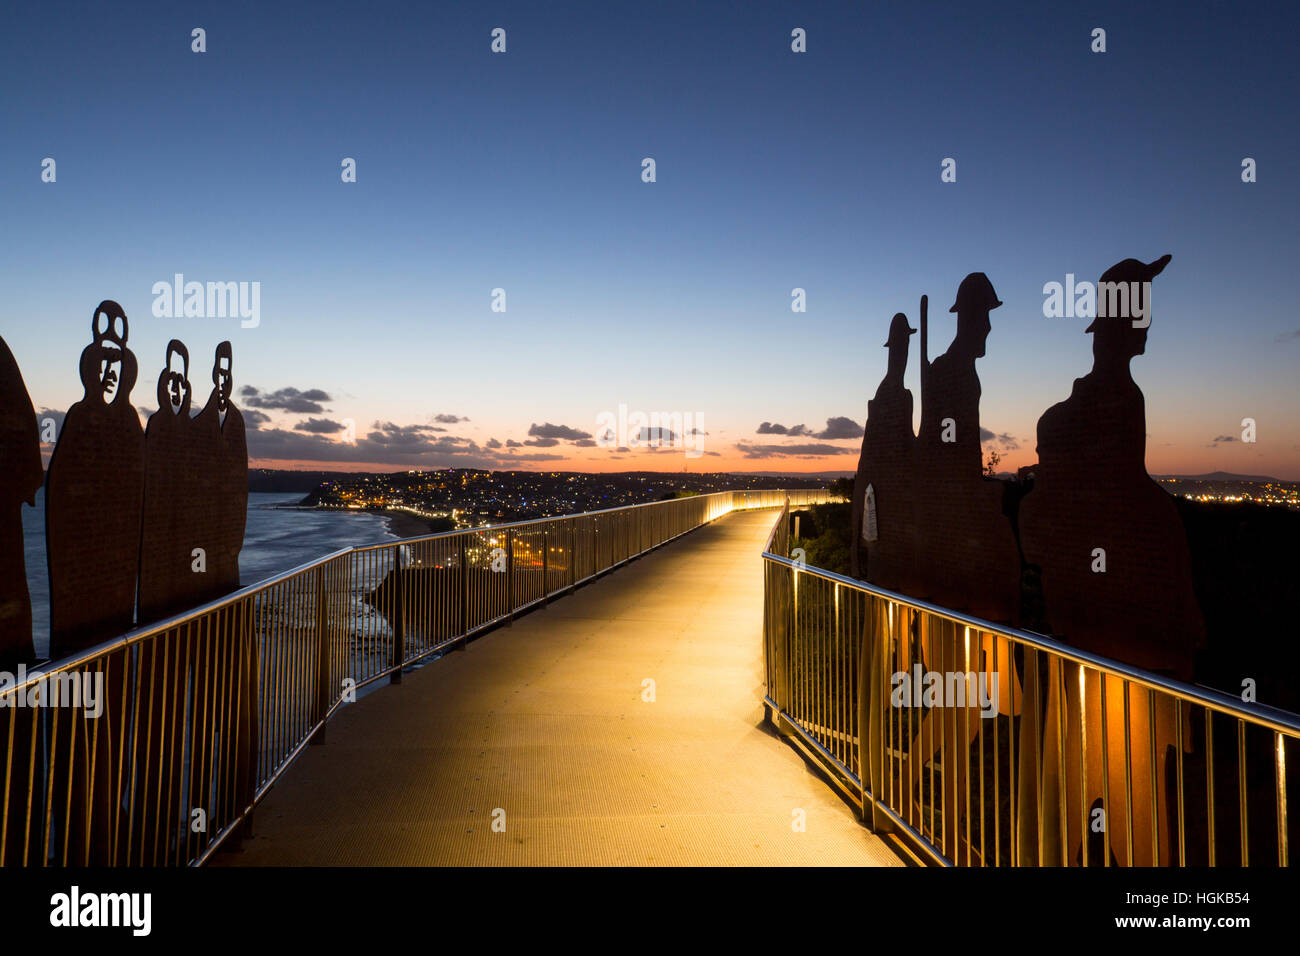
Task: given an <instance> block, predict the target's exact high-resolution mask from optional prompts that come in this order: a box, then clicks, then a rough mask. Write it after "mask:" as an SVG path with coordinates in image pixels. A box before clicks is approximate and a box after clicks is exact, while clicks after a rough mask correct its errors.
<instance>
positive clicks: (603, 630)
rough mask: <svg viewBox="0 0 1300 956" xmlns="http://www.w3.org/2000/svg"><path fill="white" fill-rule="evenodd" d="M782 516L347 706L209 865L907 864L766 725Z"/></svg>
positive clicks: (593, 586)
mask: <svg viewBox="0 0 1300 956" xmlns="http://www.w3.org/2000/svg"><path fill="white" fill-rule="evenodd" d="M774 520H775V519H774V513H773V512H770V511H764V512H739V513H733V514H732V515H729V516H727V517H725V518H723V519H721V520H720V521H718V522H715V523H714V524H712V525H710V526H708V527H706V528H703V529H700V530H698V531H695V532H693V533H691V534H689V535H686V536H685V537H683V538H680V539H678V540H677V541H675V542H673V543H671V544H668V545H666V546H665V547H663V548H660V549H659V550H657V551H654V552H652V553H651V554H649V555H647V556H645V557H643V558H641V559H639V560H637V561H634V562H632V563H630V564H628V565H625V566H624V567H622V568H620V569H618V570H616V571H613V572H611V573H610V574H609V575H607V576H606V577H604V578H601V579H599V580H598V581H595V582H593V583H590V584H588V585H586V586H584V587H582V588H580V589H578V591H577V592H576V593H574V594H571V595H567V596H564V597H561V598H558V599H555V600H554V601H552V602H551V604H550V606H549V607H546V608H544V609H540V610H537V611H534V612H532V613H530V614H526V615H524V616H522V617H520V618H519V619H518V620H516V621H515V623H514V624H513V626H509V627H501V628H499V629H497V630H495V631H493V632H491V633H489V634H487V635H485V636H483V637H481V638H479V639H477V640H475V641H472V642H471V643H470V644H469V646H468V648H467V649H466V650H465V651H463V652H453V653H450V654H448V655H447V656H445V657H444V658H442V659H441V660H438V661H435V662H433V663H432V664H430V665H428V666H427V667H424V668H422V669H420V670H419V671H417V672H415V673H408V674H406V675H405V676H404V677H403V682H402V684H401V685H400V686H396V687H384V688H381V689H380V690H379V691H378V692H376V693H374V694H370V695H368V696H366V697H363V698H362V699H361V700H359V701H358V702H357V703H355V704H353V705H350V706H348V707H346V708H344V709H343V710H342V711H340V712H339V714H338V715H337V716H336V717H335V718H334V719H333V720H332V721H330V724H329V727H328V742H327V743H326V744H325V745H324V746H319V747H310V748H308V749H307V751H306V752H305V753H304V754H303V755H302V756H301V757H300V758H299V759H298V761H297V762H296V763H295V764H294V765H293V766H292V767H291V768H290V769H289V771H288V773H287V774H286V775H285V777H284V778H282V779H281V780H280V781H279V782H278V783H277V784H276V785H275V787H274V788H273V790H272V791H271V792H270V793H269V794H268V795H267V798H266V800H265V801H264V802H263V803H262V805H261V806H259V808H258V810H257V812H256V819H255V835H254V836H253V837H252V838H251V839H249V840H246V841H245V842H244V844H243V848H242V849H241V850H240V851H238V852H233V853H223V854H218V855H217V857H216V858H215V859H214V860H213V861H212V862H213V863H215V864H216V865H227V866H229V865H326V866H333V865H370V864H373V865H407V864H410V865H479V864H482V865H495V866H502V865H506V866H515V865H518V866H530V865H552V866H568V865H630V866H643V865H764V866H767V865H823V864H831V865H892V866H897V865H901V861H900V860H899V859H898V857H896V856H895V854H894V853H893V852H892V851H891V850H890V849H889V848H888V847H887V846H886V845H885V844H884V843H882V842H881V841H880V840H879V839H878V838H876V837H875V836H874V835H872V834H871V833H870V832H869V831H868V830H866V829H865V828H864V827H862V826H861V824H859V823H858V821H857V820H856V818H855V816H854V814H853V812H852V810H851V809H850V808H849V807H848V806H847V805H846V804H845V803H843V802H842V801H841V800H840V799H839V798H838V797H836V796H835V794H834V793H833V792H832V791H831V789H830V787H829V785H828V784H827V783H826V782H824V781H823V780H822V779H821V778H819V777H818V776H816V775H815V774H814V773H813V771H812V770H810V769H809V767H808V766H807V765H806V764H805V762H804V760H803V758H802V757H800V756H799V755H798V754H797V753H796V752H795V751H794V749H793V748H791V747H790V746H789V745H787V744H785V743H784V742H782V740H781V739H780V737H778V736H776V735H775V734H774V733H773V732H772V731H771V730H770V728H768V727H766V726H765V725H763V708H762V703H761V701H762V696H763V669H762V613H763V600H762V583H763V577H762V575H763V572H762V564H761V559H760V558H759V552H760V551H761V549H762V544H763V542H764V540H766V537H767V533H768V531H769V529H770V528H771V525H772V522H773V521H774ZM647 678H648V679H651V680H653V681H654V682H655V685H654V694H655V700H654V702H653V703H647V702H644V701H643V700H642V687H643V684H642V682H643V681H644V680H646V679H647ZM498 809H499V810H500V811H504V817H503V819H504V824H505V830H504V832H494V830H493V827H492V821H493V812H494V810H498ZM796 809H800V810H803V811H804V813H805V814H806V830H805V831H804V832H796V831H795V830H794V828H793V827H792V825H791V824H792V821H793V819H794V813H795V811H796ZM497 816H498V818H502V814H501V813H498V814H497Z"/></svg>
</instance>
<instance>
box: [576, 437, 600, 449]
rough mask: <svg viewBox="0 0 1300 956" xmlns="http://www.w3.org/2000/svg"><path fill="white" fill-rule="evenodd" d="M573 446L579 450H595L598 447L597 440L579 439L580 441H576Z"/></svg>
mask: <svg viewBox="0 0 1300 956" xmlns="http://www.w3.org/2000/svg"><path fill="white" fill-rule="evenodd" d="M573 444H574V445H576V446H577V447H578V448H595V447H596V439H594V438H579V439H578V440H577V441H575V442H574V443H573Z"/></svg>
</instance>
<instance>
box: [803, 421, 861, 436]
mask: <svg viewBox="0 0 1300 956" xmlns="http://www.w3.org/2000/svg"><path fill="white" fill-rule="evenodd" d="M813 437H814V438H823V439H826V440H828V441H835V440H836V439H841V438H861V437H862V426H861V425H859V424H858V423H857V422H855V421H854V420H853V419H851V418H845V417H844V416H843V415H837V416H836V417H834V418H828V419H826V427H825V428H824V429H822V430H821V431H820V432H818V433H817V434H816V435H814V436H813Z"/></svg>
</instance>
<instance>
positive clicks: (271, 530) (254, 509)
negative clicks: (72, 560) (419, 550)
mask: <svg viewBox="0 0 1300 956" xmlns="http://www.w3.org/2000/svg"><path fill="white" fill-rule="evenodd" d="M301 500H302V495H293V494H288V495H286V494H281V493H258V494H250V495H249V496H248V523H247V525H245V528H244V549H243V551H241V552H240V554H239V580H240V583H241V584H243V585H249V584H256V583H257V582H258V581H263V580H265V579H266V578H269V577H271V576H272V575H275V574H279V573H280V572H281V571H288V570H289V569H291V568H296V567H297V566H298V565H300V564H306V563H307V562H308V561H311V560H313V559H315V558H319V557H321V556H323V555H326V554H329V553H330V552H331V551H337V550H339V549H340V548H346V547H348V546H349V545H361V544H375V543H377V542H381V541H392V540H394V539H395V538H396V537H397V536H396V535H394V534H392V533H391V532H390V531H389V530H388V519H387V518H385V517H384V516H383V515H376V514H368V513H365V512H360V513H358V512H348V511H318V510H315V509H309V508H295V507H293V506H294V505H295V504H297V502H299V501H301ZM22 511H23V544H24V555H23V556H24V559H25V561H26V563H27V587H28V590H29V591H30V593H31V598H32V638H33V640H34V641H35V644H36V656H37V659H39V660H44V659H45V657H46V656H47V652H48V650H49V646H50V584H49V577H48V571H47V569H46V564H45V489H43V488H42V489H41V490H40V491H39V492H37V494H36V506H35V507H34V508H29V507H27V506H26V505H24V506H23V509H22Z"/></svg>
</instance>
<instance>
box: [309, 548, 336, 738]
mask: <svg viewBox="0 0 1300 956" xmlns="http://www.w3.org/2000/svg"><path fill="white" fill-rule="evenodd" d="M328 566H329V562H322V563H321V564H320V565H318V566H317V567H316V706H315V709H314V712H313V714H312V718H313V719H312V723H313V724H320V729H319V730H317V731H316V733H315V734H314V735H313V736H312V738H311V742H312V744H314V745H320V744H323V743H325V716H326V715H327V714H328V713H329V710H330V670H331V668H330V664H331V661H330V640H329V608H328V606H327V605H328V601H327V599H326V588H325V569H326V568H327V567H328Z"/></svg>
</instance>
